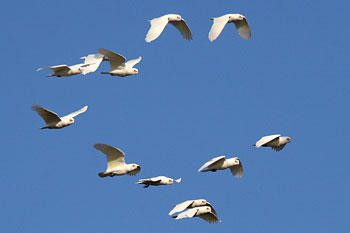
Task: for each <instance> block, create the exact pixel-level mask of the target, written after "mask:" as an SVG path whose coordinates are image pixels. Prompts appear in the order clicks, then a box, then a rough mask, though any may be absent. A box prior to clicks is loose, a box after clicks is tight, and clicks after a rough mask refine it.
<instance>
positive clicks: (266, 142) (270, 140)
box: [253, 134, 292, 151]
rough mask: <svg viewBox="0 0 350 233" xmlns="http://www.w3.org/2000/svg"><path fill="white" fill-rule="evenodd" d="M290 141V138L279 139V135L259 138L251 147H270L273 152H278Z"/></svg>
mask: <svg viewBox="0 0 350 233" xmlns="http://www.w3.org/2000/svg"><path fill="white" fill-rule="evenodd" d="M291 141H292V139H291V138H290V137H281V135H280V134H274V135H269V136H265V137H262V138H260V140H259V141H257V142H256V143H255V144H254V145H253V146H255V147H261V146H263V147H267V146H269V147H271V148H272V149H274V150H275V151H280V150H282V149H283V147H285V146H286V144H287V143H290V142H291Z"/></svg>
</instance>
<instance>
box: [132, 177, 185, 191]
mask: <svg viewBox="0 0 350 233" xmlns="http://www.w3.org/2000/svg"><path fill="white" fill-rule="evenodd" d="M174 182H176V183H180V182H181V178H179V179H177V180H174V179H172V178H169V177H166V176H157V177H153V178H148V179H141V180H139V181H138V182H137V183H136V184H144V185H145V186H143V187H144V188H148V187H149V186H150V185H154V186H158V185H167V184H173V183H174Z"/></svg>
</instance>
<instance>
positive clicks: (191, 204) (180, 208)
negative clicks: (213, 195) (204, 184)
mask: <svg viewBox="0 0 350 233" xmlns="http://www.w3.org/2000/svg"><path fill="white" fill-rule="evenodd" d="M200 206H209V207H210V208H211V210H212V212H213V213H214V214H215V215H216V216H217V213H216V211H215V209H214V207H213V206H212V205H211V204H210V203H209V202H208V201H207V200H205V199H197V200H187V201H184V202H181V203H179V204H177V205H176V206H175V207H174V208H173V209H172V210H171V211H170V212H169V215H173V214H175V213H178V212H181V211H183V210H185V209H187V208H195V207H200Z"/></svg>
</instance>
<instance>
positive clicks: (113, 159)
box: [94, 143, 141, 178]
mask: <svg viewBox="0 0 350 233" xmlns="http://www.w3.org/2000/svg"><path fill="white" fill-rule="evenodd" d="M94 147H95V148H96V149H97V150H99V151H101V152H102V153H104V154H105V155H106V156H107V169H106V171H105V172H100V173H98V175H99V176H100V177H102V178H103V177H106V176H110V177H113V176H122V175H125V174H126V175H130V176H135V175H136V174H137V173H139V172H140V171H141V167H140V166H139V165H138V164H136V163H131V164H127V163H125V154H124V152H123V151H121V150H120V149H118V148H115V147H113V146H109V145H106V144H103V143H97V144H95V145H94Z"/></svg>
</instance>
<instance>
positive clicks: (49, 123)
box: [31, 105, 88, 129]
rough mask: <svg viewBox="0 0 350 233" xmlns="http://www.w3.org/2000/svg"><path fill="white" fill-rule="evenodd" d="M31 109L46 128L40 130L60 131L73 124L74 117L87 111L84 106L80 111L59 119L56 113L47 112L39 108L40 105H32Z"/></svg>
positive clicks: (86, 107)
mask: <svg viewBox="0 0 350 233" xmlns="http://www.w3.org/2000/svg"><path fill="white" fill-rule="evenodd" d="M31 109H32V110H33V111H36V113H38V114H39V116H41V118H43V119H44V121H45V123H46V126H44V127H41V128H40V129H61V128H64V127H66V126H69V125H71V124H73V123H74V121H75V120H74V117H76V116H77V115H79V114H81V113H83V112H86V110H87V109H88V106H85V107H83V108H82V109H80V110H78V111H75V112H73V113H71V114H68V115H66V116H63V117H59V116H58V115H57V114H56V113H54V112H52V111H50V110H47V109H45V108H43V107H41V106H40V105H33V106H32V107H31Z"/></svg>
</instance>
